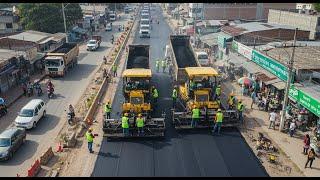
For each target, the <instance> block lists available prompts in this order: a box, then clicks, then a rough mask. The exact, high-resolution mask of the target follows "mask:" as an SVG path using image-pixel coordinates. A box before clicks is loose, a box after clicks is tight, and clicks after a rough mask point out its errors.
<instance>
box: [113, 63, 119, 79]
mask: <svg viewBox="0 0 320 180" xmlns="http://www.w3.org/2000/svg"><path fill="white" fill-rule="evenodd" d="M117 69H118V67H117V65H116V64H115V63H114V64H113V66H112V72H113V77H117Z"/></svg>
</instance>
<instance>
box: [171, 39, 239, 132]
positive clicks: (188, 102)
mask: <svg viewBox="0 0 320 180" xmlns="http://www.w3.org/2000/svg"><path fill="white" fill-rule="evenodd" d="M169 51H170V59H171V60H172V65H173V76H174V77H173V79H174V83H173V84H174V85H175V86H176V87H177V90H178V100H177V104H176V107H175V108H174V109H173V110H172V111H173V114H172V118H173V124H174V126H175V128H176V129H178V130H179V129H190V128H191V121H192V113H191V111H192V108H193V106H196V107H198V108H199V109H200V119H199V122H198V126H197V129H198V128H199V129H201V128H209V127H212V126H213V120H214V117H215V114H216V113H217V110H218V109H219V108H220V109H221V110H222V113H223V114H224V121H223V123H222V126H236V125H237V124H238V123H239V120H238V118H237V117H238V113H237V111H236V110H227V108H226V105H224V104H225V102H226V101H227V97H223V95H221V96H220V101H219V100H218V99H216V100H215V98H214V96H215V89H216V87H217V85H218V84H217V82H218V76H219V74H218V73H217V71H216V70H215V69H214V68H212V67H201V66H200V64H199V62H198V61H197V60H196V58H195V54H194V50H193V47H192V45H191V43H190V36H188V35H171V36H170V50H169Z"/></svg>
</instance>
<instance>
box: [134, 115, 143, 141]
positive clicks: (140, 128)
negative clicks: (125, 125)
mask: <svg viewBox="0 0 320 180" xmlns="http://www.w3.org/2000/svg"><path fill="white" fill-rule="evenodd" d="M136 123H137V124H136V125H137V128H138V136H141V135H143V126H144V119H143V118H142V115H141V114H139V115H138V117H137V119H136Z"/></svg>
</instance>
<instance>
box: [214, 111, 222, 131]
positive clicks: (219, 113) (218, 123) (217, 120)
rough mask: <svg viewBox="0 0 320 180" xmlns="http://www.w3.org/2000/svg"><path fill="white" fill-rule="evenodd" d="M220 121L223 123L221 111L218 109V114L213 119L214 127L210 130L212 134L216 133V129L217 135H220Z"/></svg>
mask: <svg viewBox="0 0 320 180" xmlns="http://www.w3.org/2000/svg"><path fill="white" fill-rule="evenodd" d="M222 121H223V114H222V112H221V109H218V112H217V114H216V117H215V125H214V128H213V130H212V133H213V134H214V133H215V132H216V130H217V128H218V135H220V129H221V125H222Z"/></svg>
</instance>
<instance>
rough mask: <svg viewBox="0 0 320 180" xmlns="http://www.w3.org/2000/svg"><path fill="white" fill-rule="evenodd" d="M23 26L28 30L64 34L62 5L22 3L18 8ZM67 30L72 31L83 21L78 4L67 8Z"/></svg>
mask: <svg viewBox="0 0 320 180" xmlns="http://www.w3.org/2000/svg"><path fill="white" fill-rule="evenodd" d="M18 9H19V11H20V14H19V15H20V17H21V24H22V26H23V27H24V28H25V29H27V30H35V31H41V32H47V33H57V32H64V24H63V16H62V6H61V4H60V3H37V4H36V3H21V4H19V6H18ZM65 15H66V24H67V29H71V28H72V25H74V24H75V23H76V22H77V21H78V20H80V19H82V11H81V8H80V5H79V4H77V3H70V4H69V5H68V6H67V7H66V8H65Z"/></svg>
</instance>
